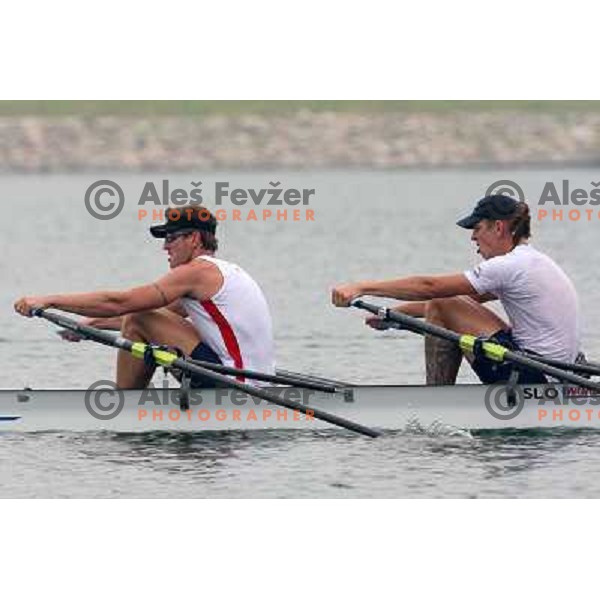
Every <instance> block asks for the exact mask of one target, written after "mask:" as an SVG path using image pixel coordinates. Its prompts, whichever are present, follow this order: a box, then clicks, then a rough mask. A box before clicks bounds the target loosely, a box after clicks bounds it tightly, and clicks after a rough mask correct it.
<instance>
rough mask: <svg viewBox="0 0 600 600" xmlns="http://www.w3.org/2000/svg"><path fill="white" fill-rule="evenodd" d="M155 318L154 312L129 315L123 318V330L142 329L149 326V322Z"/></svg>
mask: <svg viewBox="0 0 600 600" xmlns="http://www.w3.org/2000/svg"><path fill="white" fill-rule="evenodd" d="M153 316H154V311H152V310H149V311H144V312H136V313H129V314H128V315H125V316H124V317H123V321H122V329H123V330H125V329H127V330H131V329H140V328H142V327H144V326H145V325H147V324H148V321H149V320H150V319H151V318H152V317H153Z"/></svg>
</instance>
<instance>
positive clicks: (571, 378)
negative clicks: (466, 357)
mask: <svg viewBox="0 0 600 600" xmlns="http://www.w3.org/2000/svg"><path fill="white" fill-rule="evenodd" d="M352 306H355V307H356V308H362V309H363V310H366V311H369V312H371V313H373V314H374V315H377V316H379V317H381V318H382V319H386V320H388V321H393V322H396V323H399V324H400V325H404V326H406V327H407V328H408V329H410V330H411V331H414V332H416V333H420V334H421V335H432V336H435V337H438V338H441V339H444V340H448V341H449V342H453V343H455V344H457V345H458V346H461V347H462V345H463V344H462V342H463V341H464V339H465V337H472V336H463V335H460V334H458V333H456V332H454V331H450V330H449V329H445V328H444V327H439V326H438V325H432V324H431V323H427V322H426V321H420V320H419V319H417V318H415V317H411V316H410V315H405V314H404V313H398V312H393V311H391V310H389V309H388V308H384V307H381V306H377V305H376V304H371V303H369V302H365V301H363V300H355V301H354V302H352ZM491 347H492V348H494V347H496V348H501V349H502V351H503V352H502V355H503V358H504V360H508V361H512V362H514V363H516V364H518V365H522V366H524V367H528V368H530V369H535V370H537V371H541V372H543V373H546V374H547V375H551V376H552V377H556V378H557V379H561V380H564V381H568V382H570V383H575V384H577V385H579V386H581V387H585V388H587V389H590V390H594V391H599V392H600V383H596V382H594V381H590V380H589V379H586V378H585V377H581V376H580V375H575V374H573V373H569V372H567V371H564V370H562V369H559V368H557V367H555V366H552V365H549V364H546V363H544V362H542V361H539V360H535V359H533V358H530V357H528V356H526V355H524V354H521V353H518V352H513V351H512V350H508V349H506V348H503V347H501V346H500V344H495V343H494V344H492V345H491ZM484 349H485V344H484Z"/></svg>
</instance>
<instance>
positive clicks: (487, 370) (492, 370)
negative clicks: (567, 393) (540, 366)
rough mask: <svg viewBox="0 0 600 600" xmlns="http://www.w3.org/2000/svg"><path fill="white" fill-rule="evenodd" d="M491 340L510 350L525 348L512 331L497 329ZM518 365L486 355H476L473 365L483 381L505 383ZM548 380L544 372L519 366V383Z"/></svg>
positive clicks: (536, 382) (516, 350)
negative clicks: (520, 345) (521, 346)
mask: <svg viewBox="0 0 600 600" xmlns="http://www.w3.org/2000/svg"><path fill="white" fill-rule="evenodd" d="M490 341H491V342H496V343H497V344H500V345H501V346H504V347H505V348H508V349H509V350H514V351H515V352H523V349H522V348H520V347H519V344H517V342H516V341H515V340H514V338H513V336H512V331H504V330H500V331H497V332H496V333H495V334H494V335H492V336H491V337H490ZM516 366H517V365H514V363H511V362H505V363H500V362H497V361H495V360H492V359H491V358H487V357H485V356H483V357H480V356H477V357H475V360H474V361H473V363H472V365H471V367H473V371H475V373H476V374H477V376H478V377H479V379H480V381H481V382H482V383H505V382H507V381H508V380H509V379H510V374H511V372H512V371H513V369H514V368H515V367H516ZM547 382H548V380H547V379H546V376H545V375H544V374H543V373H540V372H539V371H535V370H531V369H527V368H526V367H519V379H518V383H521V384H528V385H534V384H538V383H547Z"/></svg>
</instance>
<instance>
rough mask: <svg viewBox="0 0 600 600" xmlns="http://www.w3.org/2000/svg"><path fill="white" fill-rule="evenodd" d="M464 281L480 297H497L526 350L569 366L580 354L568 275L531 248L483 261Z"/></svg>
mask: <svg viewBox="0 0 600 600" xmlns="http://www.w3.org/2000/svg"><path fill="white" fill-rule="evenodd" d="M465 276H466V277H467V279H468V280H469V282H470V283H471V285H472V286H473V287H474V288H475V291H476V292H477V293H478V294H487V293H491V294H494V295H495V296H496V297H497V298H498V299H499V300H500V302H502V306H503V307H504V310H505V311H506V314H507V315H508V318H509V320H510V325H511V327H512V332H513V337H514V339H515V341H516V342H517V343H518V344H519V346H520V347H521V348H522V349H526V350H531V351H533V352H537V353H538V354H541V355H543V356H546V357H548V358H552V359H555V360H562V361H568V362H571V361H573V360H575V357H576V356H577V354H578V353H579V349H580V348H579V343H580V342H579V302H578V299H577V292H576V291H575V288H574V287H573V284H572V283H571V280H570V279H569V278H568V277H567V275H565V273H564V271H563V270H562V269H561V268H560V267H559V266H558V265H557V264H556V263H555V262H554V261H553V260H552V259H551V258H550V257H548V256H546V255H545V254H542V253H541V252H539V251H538V250H536V249H535V248H532V247H531V246H529V245H527V244H521V245H519V246H516V247H515V248H514V250H512V251H511V252H509V253H508V254H505V255H504V256H496V257H494V258H490V259H489V260H485V261H483V262H482V263H481V264H480V265H478V266H477V267H475V268H474V269H471V270H468V271H465Z"/></svg>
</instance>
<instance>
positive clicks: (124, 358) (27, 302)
mask: <svg viewBox="0 0 600 600" xmlns="http://www.w3.org/2000/svg"><path fill="white" fill-rule="evenodd" d="M216 229H217V220H216V219H215V217H214V215H212V214H211V213H210V211H209V210H208V209H206V208H204V207H203V206H201V205H197V204H196V205H194V204H192V205H188V206H182V207H179V208H169V209H168V210H167V211H166V222H165V223H164V224H161V225H155V226H153V227H151V228H150V232H151V234H152V235H153V236H154V237H155V238H159V239H163V240H164V245H163V247H164V249H165V251H166V252H167V253H168V260H169V266H170V271H169V273H167V274H166V275H164V276H163V277H161V278H160V279H158V280H157V281H155V282H153V283H149V284H147V285H143V286H140V287H136V288H131V289H129V290H125V291H112V292H91V293H84V294H65V295H53V296H40V297H26V298H21V299H20V300H18V301H17V302H16V303H15V309H16V310H17V311H18V312H19V313H21V314H23V315H25V316H31V309H32V308H33V307H38V308H57V309H60V310H64V311H67V312H72V313H75V314H79V315H83V316H85V317H88V319H86V321H85V322H86V324H89V325H92V326H94V327H98V328H102V329H120V330H121V332H122V334H123V337H125V338H127V339H130V340H134V341H141V342H149V343H152V344H158V345H166V346H169V347H175V348H178V349H180V350H181V351H182V352H183V353H184V354H185V355H186V356H189V357H191V358H193V359H197V360H203V361H208V362H214V363H220V364H223V365H225V366H229V367H234V368H237V369H240V370H251V371H260V372H263V373H267V374H273V373H274V371H275V364H274V343H273V332H272V324H271V316H270V312H269V307H268V305H267V302H266V300H265V297H264V295H263V293H262V291H261V289H260V287H259V286H258V284H257V283H256V281H254V279H253V278H252V277H250V275H248V273H246V272H245V271H244V270H243V269H242V268H241V267H239V266H237V265H235V264H233V263H230V262H228V261H225V260H222V259H219V258H216V257H215V256H214V254H215V252H216V251H217V248H218V242H217V238H216ZM65 337H66V338H67V339H71V340H72V341H76V339H77V338H76V337H74V336H71V335H65ZM153 372H154V366H153V365H151V364H146V363H145V362H143V361H140V360H138V359H137V358H134V357H133V356H132V355H131V354H130V353H127V352H123V351H120V352H119V355H118V359H117V377H116V379H117V381H116V383H117V387H119V388H123V389H128V388H144V387H146V386H147V385H148V383H149V382H150V379H151V378H152V375H153ZM241 379H243V378H241ZM253 383H256V382H253ZM210 385H211V384H210V381H209V380H205V379H202V378H198V377H195V378H194V379H192V386H193V387H203V386H210Z"/></svg>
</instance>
